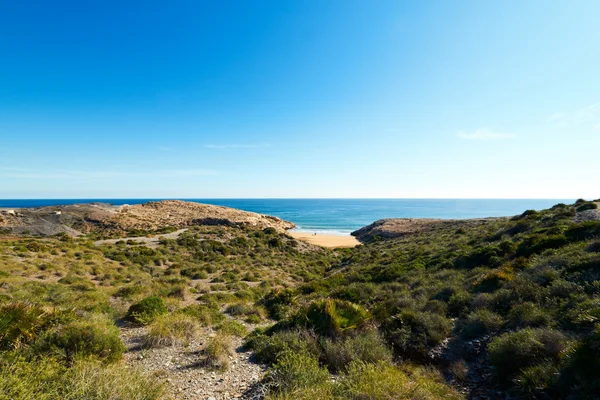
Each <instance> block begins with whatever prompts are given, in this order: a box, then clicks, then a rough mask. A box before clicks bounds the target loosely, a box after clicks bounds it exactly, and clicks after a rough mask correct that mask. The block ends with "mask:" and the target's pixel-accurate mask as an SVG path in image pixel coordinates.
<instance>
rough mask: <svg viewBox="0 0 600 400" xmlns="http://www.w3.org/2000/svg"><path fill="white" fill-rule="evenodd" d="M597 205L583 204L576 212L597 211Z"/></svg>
mask: <svg viewBox="0 0 600 400" xmlns="http://www.w3.org/2000/svg"><path fill="white" fill-rule="evenodd" d="M597 209H598V204H596V203H585V204H582V205H580V206H579V207H577V208H576V210H577V212H581V211H586V210H597Z"/></svg>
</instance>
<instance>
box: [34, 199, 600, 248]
mask: <svg viewBox="0 0 600 400" xmlns="http://www.w3.org/2000/svg"><path fill="white" fill-rule="evenodd" d="M597 209H598V204H596V203H591V202H590V203H585V204H582V205H580V206H579V207H577V208H576V211H577V212H581V211H586V210H597ZM30 250H31V249H30Z"/></svg>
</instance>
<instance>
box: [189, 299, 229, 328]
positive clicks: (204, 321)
mask: <svg viewBox="0 0 600 400" xmlns="http://www.w3.org/2000/svg"><path fill="white" fill-rule="evenodd" d="M178 312H179V313H182V314H185V315H189V316H190V317H193V318H194V319H196V320H197V321H198V323H200V324H201V325H203V326H211V325H215V324H218V323H219V322H221V321H223V320H224V319H225V316H224V315H223V314H222V313H221V312H220V311H219V309H218V307H217V308H213V307H209V306H206V305H203V304H192V305H189V306H187V307H185V308H182V309H180V310H178Z"/></svg>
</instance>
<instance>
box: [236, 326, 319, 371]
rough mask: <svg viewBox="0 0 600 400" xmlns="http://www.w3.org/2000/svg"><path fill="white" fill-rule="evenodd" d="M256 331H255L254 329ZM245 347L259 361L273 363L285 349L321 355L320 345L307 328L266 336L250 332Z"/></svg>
mask: <svg viewBox="0 0 600 400" xmlns="http://www.w3.org/2000/svg"><path fill="white" fill-rule="evenodd" d="M255 332H257V331H255ZM245 345H246V347H248V348H250V349H252V350H253V352H254V356H255V357H256V359H257V360H258V361H260V362H263V363H267V364H274V363H275V362H277V360H278V358H279V356H280V355H281V354H283V353H284V352H285V351H288V350H289V351H292V352H294V353H306V354H311V355H312V356H314V357H320V356H321V345H320V344H319V342H318V341H317V337H316V335H315V334H314V333H313V332H309V331H307V330H290V331H280V332H275V333H273V335H271V336H268V335H265V334H264V333H260V332H257V333H254V332H253V333H252V334H251V335H250V336H249V337H248V338H247V340H246V343H245Z"/></svg>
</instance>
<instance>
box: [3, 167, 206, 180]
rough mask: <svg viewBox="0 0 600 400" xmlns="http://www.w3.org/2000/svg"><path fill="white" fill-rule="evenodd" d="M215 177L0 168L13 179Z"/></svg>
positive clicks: (184, 172) (185, 172) (186, 172)
mask: <svg viewBox="0 0 600 400" xmlns="http://www.w3.org/2000/svg"><path fill="white" fill-rule="evenodd" d="M207 175H217V172H216V171H213V170H208V169H167V170H156V171H144V172H134V171H110V170H106V171H83V170H81V171H79V170H65V169H56V170H37V169H28V168H16V167H0V177H3V178H14V179H81V180H89V179H117V178H179V177H192V176H207Z"/></svg>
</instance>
